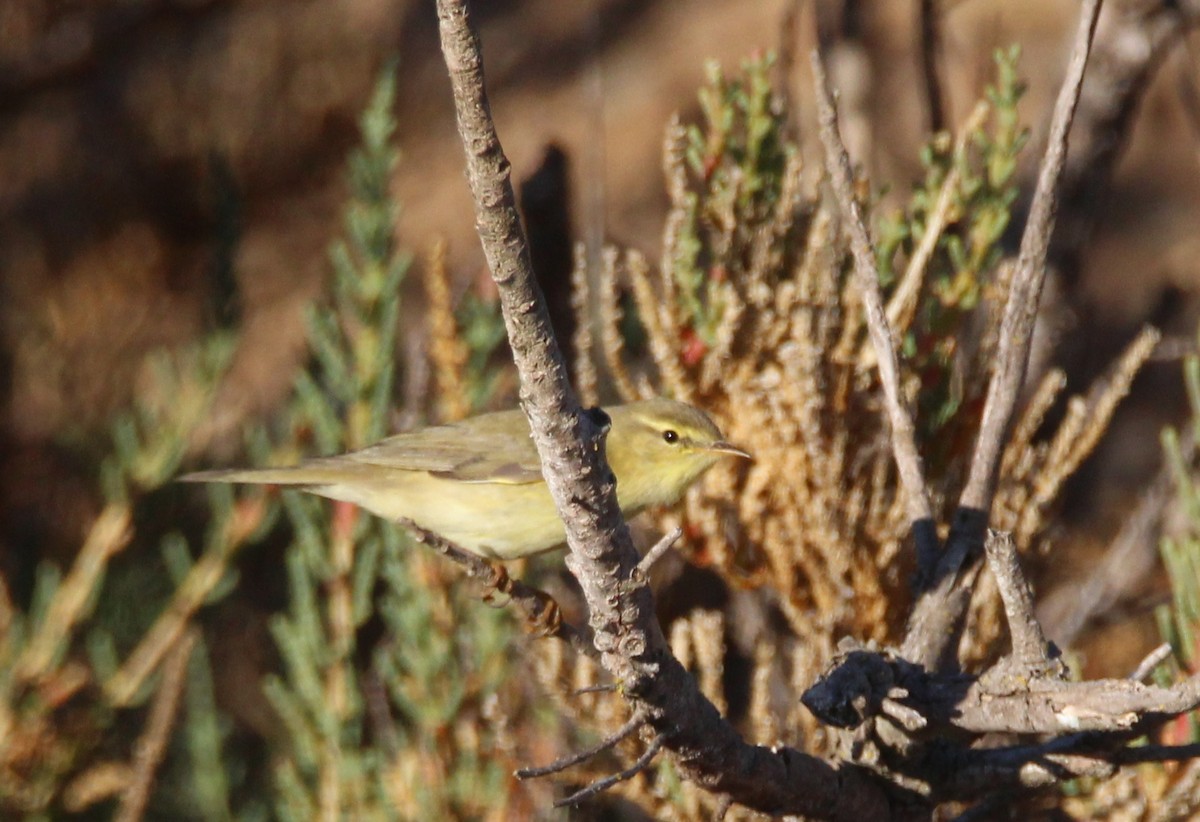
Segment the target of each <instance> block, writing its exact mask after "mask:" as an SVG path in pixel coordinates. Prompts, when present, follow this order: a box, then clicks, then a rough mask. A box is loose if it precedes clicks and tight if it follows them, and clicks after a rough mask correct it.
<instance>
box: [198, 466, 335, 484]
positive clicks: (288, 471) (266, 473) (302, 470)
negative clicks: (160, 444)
mask: <svg viewBox="0 0 1200 822" xmlns="http://www.w3.org/2000/svg"><path fill="white" fill-rule="evenodd" d="M328 474H331V472H330V471H328V469H326V470H324V471H323V470H322V469H321V468H319V467H316V466H308V465H297V466H295V467H292V468H225V469H219V470H216V471H195V472H193V473H191V474H184V475H183V476H182V477H180V478H179V482H235V483H246V484H250V485H323V484H326V483H329V482H332V481H335V477H333V476H327V475H328Z"/></svg>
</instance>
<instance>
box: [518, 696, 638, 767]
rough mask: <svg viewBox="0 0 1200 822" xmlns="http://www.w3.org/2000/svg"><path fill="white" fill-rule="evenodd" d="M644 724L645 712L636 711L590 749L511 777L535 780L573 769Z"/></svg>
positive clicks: (636, 730) (629, 735) (625, 737)
mask: <svg viewBox="0 0 1200 822" xmlns="http://www.w3.org/2000/svg"><path fill="white" fill-rule="evenodd" d="M645 724H646V712H645V711H637V712H635V713H634V715H633V716H631V717H629V721H628V722H626V723H625V724H624V725H622V726H621V727H620V728H618V729H617V730H616V731H614V732H613V733H611V734H609V735H608V736H606V737H605V738H604V739H602V740H600V741H599V742H597V743H596V744H595V745H593V746H591V747H590V748H585V749H584V750H582V751H578V752H577V753H573V754H570V755H568V756H564V757H562V758H560V759H556V760H554V761H553V762H551V763H550V764H548V765H541V766H539V767H536V768H521V769H520V770H517V771H515V772H514V773H513V776H515V777H516V778H517V779H536V778H537V777H541V776H549V775H550V774H555V773H561V772H562V771H565V770H566V769H567V768H571V767H574V766H575V765H578V764H580V763H581V762H586V761H588V760H589V759H591V758H593V757H595V756H599V755H600V754H602V753H604V752H605V751H607V750H608V749H609V748H612V747H615V746H616V745H617V743H619V742H621V741H622V740H625V739H628V738H629V737H631V736H633V735H634V734H635V733H637V732H638V729H639V728H641V727H642V726H643V725H645Z"/></svg>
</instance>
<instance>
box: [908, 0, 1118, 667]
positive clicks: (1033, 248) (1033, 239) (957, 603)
mask: <svg viewBox="0 0 1200 822" xmlns="http://www.w3.org/2000/svg"><path fill="white" fill-rule="evenodd" d="M1100 4H1101V0H1085V2H1084V4H1083V9H1082V10H1081V12H1080V17H1079V26H1078V28H1077V30H1076V34H1075V41H1074V45H1073V47H1072V49H1071V60H1070V64H1069V66H1068V69H1067V76H1066V78H1065V79H1064V80H1063V85H1062V88H1061V89H1060V90H1059V95H1058V100H1057V102H1056V103H1055V106H1054V115H1053V118H1052V120H1051V125H1050V137H1049V141H1048V144H1047V146H1046V153H1045V156H1044V157H1043V159H1042V164H1041V167H1040V171H1039V172H1038V182H1037V188H1036V189H1035V192H1034V197H1033V204H1032V206H1031V208H1030V213H1029V220H1028V222H1027V223H1026V224H1025V232H1024V234H1023V235H1022V238H1021V250H1020V254H1019V255H1018V258H1017V268H1016V271H1015V272H1014V274H1013V277H1012V285H1011V287H1010V289H1009V294H1008V302H1007V303H1006V304H1005V307H1004V316H1003V318H1002V320H1001V325H1000V335H999V346H998V350H997V355H996V360H997V361H996V369H995V371H994V372H993V374H992V381H991V383H990V384H989V386H988V393H987V400H986V401H985V403H984V408H983V419H982V421H981V422H980V430H979V438H978V439H977V440H976V443H975V452H974V455H973V456H972V459H971V468H970V472H969V474H968V477H967V483H966V486H965V487H964V489H963V492H962V496H961V497H960V498H959V504H958V510H957V511H956V512H955V516H954V522H953V523H952V524H951V530H950V536H949V538H948V539H947V541H946V550H945V551H944V552H943V554H942V556H941V558H940V560H939V562H938V567H937V570H936V572H935V574H934V576H933V578H932V579H929V580H927V583H929V584H930V585H931V586H932V587H930V588H929V589H928V590H926V591H923V592H921V595H920V598H919V599H918V600H917V603H916V605H915V607H914V608H913V613H912V616H911V617H910V619H909V629H908V633H907V635H906V636H905V639H904V645H903V648H902V652H901V653H902V654H903V656H904V657H905V658H906V659H910V660H912V661H913V662H916V663H919V664H922V665H926V666H929V667H947V666H948V664H949V662H950V660H948V657H949V655H950V652H951V650H952V649H953V648H954V647H955V646H956V645H957V639H958V630H959V629H960V628H961V624H962V621H963V614H964V613H965V611H966V607H967V602H968V592H969V587H968V585H967V583H968V582H969V581H970V580H971V578H972V577H973V574H972V573H964V571H965V570H966V569H969V568H973V567H977V563H978V560H979V558H980V556H981V555H982V552H983V539H984V531H985V529H986V526H987V521H988V516H989V512H990V510H991V507H992V498H993V496H994V495H995V492H996V480H997V475H998V472H999V468H1000V457H1001V454H1002V453H1003V448H1004V443H1005V441H1006V439H1007V437H1008V432H1009V427H1010V425H1011V423H1012V418H1013V412H1014V410H1015V408H1016V404H1017V400H1018V398H1019V397H1020V392H1021V387H1022V384H1023V383H1024V381H1025V370H1026V368H1027V367H1028V363H1029V349H1030V344H1031V341H1032V338H1033V328H1034V321H1035V320H1036V318H1037V310H1038V300H1039V299H1040V297H1041V292H1042V285H1043V283H1044V282H1045V278H1046V255H1047V253H1048V251H1049V247H1050V236H1051V233H1052V232H1053V230H1054V223H1055V214H1056V213H1057V210H1058V189H1059V181H1060V179H1061V178H1062V174H1063V165H1064V162H1065V160H1066V153H1067V135H1068V132H1069V131H1070V127H1071V119H1072V117H1073V115H1074V113H1075V107H1076V105H1077V104H1078V102H1079V93H1080V88H1081V87H1082V84H1083V71H1084V68H1085V67H1086V66H1087V60H1088V54H1089V53H1090V51H1091V44H1092V36H1093V34H1094V33H1095V30H1096V20H1097V18H1098V17H1099V15H1100Z"/></svg>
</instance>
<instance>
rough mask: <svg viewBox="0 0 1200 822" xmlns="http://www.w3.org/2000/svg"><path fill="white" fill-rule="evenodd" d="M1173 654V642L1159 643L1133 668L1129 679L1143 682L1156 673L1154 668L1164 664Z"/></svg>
mask: <svg viewBox="0 0 1200 822" xmlns="http://www.w3.org/2000/svg"><path fill="white" fill-rule="evenodd" d="M1170 656H1171V643H1169V642H1164V643H1163V644H1162V645H1159V646H1158V647H1157V648H1155V649H1154V650H1153V651H1151V652H1150V653H1148V654H1146V657H1145V658H1144V659H1143V660H1142V661H1141V662H1139V663H1138V666H1137V667H1136V668H1134V669H1133V673H1131V674H1130V675H1129V679H1131V680H1132V681H1134V682H1142V681H1144V680H1145V679H1147V678H1148V677H1149V676H1150V674H1152V673H1154V669H1155V668H1157V667H1158V666H1159V665H1162V664H1163V663H1164V662H1166V661H1167V659H1168V657H1170Z"/></svg>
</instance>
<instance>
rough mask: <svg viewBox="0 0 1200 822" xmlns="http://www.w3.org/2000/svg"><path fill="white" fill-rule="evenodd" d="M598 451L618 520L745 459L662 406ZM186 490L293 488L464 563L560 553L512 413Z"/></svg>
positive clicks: (618, 417)
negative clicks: (435, 541)
mask: <svg viewBox="0 0 1200 822" xmlns="http://www.w3.org/2000/svg"><path fill="white" fill-rule="evenodd" d="M605 410H606V411H607V412H608V414H609V416H610V417H611V418H612V428H611V430H610V431H609V433H608V439H607V441H606V449H607V455H608V464H609V466H611V467H612V470H613V473H614V474H615V475H616V477H617V500H618V502H619V503H620V506H621V511H622V512H623V513H624V514H625V516H627V517H629V516H633V515H634V514H636V513H638V512H639V511H641V510H643V509H645V508H648V507H649V506H652V505H667V504H670V503H673V502H676V501H678V499H679V498H680V497H681V496H683V492H684V491H685V490H687V488H688V486H689V485H691V484H692V483H693V482H695V481H696V479H697V478H699V477H700V475H701V474H703V473H704V472H705V471H707V470H708V469H709V468H711V467H712V466H713V465H714V464H716V462H717V461H718V460H719V459H721V457H723V456H726V455H732V456H736V457H749V454H747V453H746V452H745V451H742V450H741V449H739V448H736V447H734V446H733V445H730V444H729V443H727V442H725V441H724V440H723V439H722V438H721V432H720V431H719V430H718V429H717V426H716V425H714V424H713V421H712V420H710V419H709V418H708V416H707V415H705V414H704V412H702V411H699V410H697V409H695V408H693V407H692V406H690V405H686V404H684V403H681V402H676V401H674V400H667V399H652V400H642V401H640V402H631V403H627V404H625V405H615V406H610V407H609V408H606V409H605ZM181 479H183V480H185V481H188V482H245V483H257V484H268V485H294V486H298V487H300V488H301V489H302V490H304V491H308V492H310V493H313V494H318V495H320V496H323V497H328V498H330V499H336V500H345V501H347V502H352V503H355V504H356V505H360V506H362V507H363V508H365V509H366V510H368V511H370V512H371V513H374V514H378V515H379V516H381V517H385V518H387V519H392V520H396V519H407V520H411V521H413V522H415V523H416V524H417V525H419V526H421V527H422V528H425V529H428V530H430V531H433V532H435V533H437V534H440V535H441V536H443V537H445V538H446V539H448V540H450V541H451V542H454V543H456V544H458V545H460V546H462V547H463V548H465V549H466V550H468V551H471V552H472V553H475V554H478V555H479V556H482V557H487V558H492V559H515V558H517V557H524V556H528V555H530V554H537V553H540V552H542V551H547V550H550V549H551V548H555V547H557V546H559V545H561V544H562V543H563V542H564V540H565V539H566V532H565V530H564V528H563V524H562V521H561V520H560V519H559V517H558V511H557V510H556V509H555V507H554V501H553V500H552V499H551V498H550V490H549V488H547V486H546V482H545V481H544V480H543V479H542V467H541V463H540V461H539V460H538V455H537V449H536V448H535V447H534V444H533V440H532V438H531V436H530V432H529V422H528V421H527V420H526V418H525V414H524V413H523V412H522V411H520V410H513V411H500V412H497V413H492V414H482V415H480V416H478V417H472V418H470V419H467V420H463V421H462V422H456V423H451V424H449V425H439V426H434V427H430V428H422V429H420V430H417V431H410V432H408V433H405V434H399V435H397V436H394V437H389V438H387V439H385V440H382V441H380V442H378V443H376V444H375V445H371V446H369V447H367V448H364V449H362V450H361V451H353V452H351V453H348V454H342V455H341V456H336V457H321V458H317V459H311V460H306V461H304V462H302V463H300V464H299V465H297V466H294V467H292V468H263V469H231V470H225V471H200V472H198V473H194V474H187V475H185V476H183V477H181Z"/></svg>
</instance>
